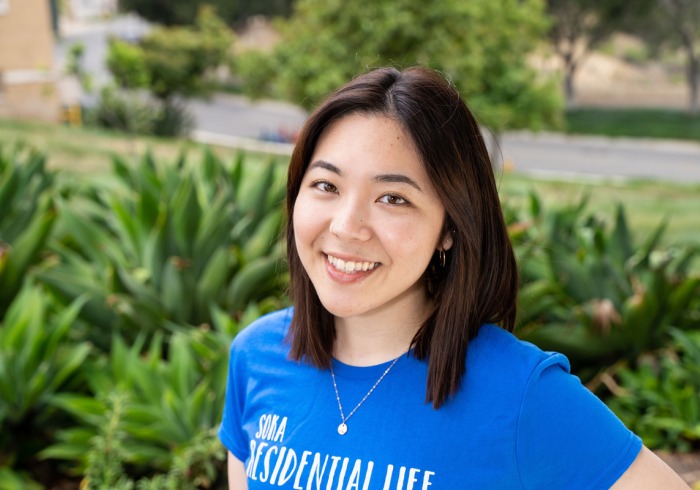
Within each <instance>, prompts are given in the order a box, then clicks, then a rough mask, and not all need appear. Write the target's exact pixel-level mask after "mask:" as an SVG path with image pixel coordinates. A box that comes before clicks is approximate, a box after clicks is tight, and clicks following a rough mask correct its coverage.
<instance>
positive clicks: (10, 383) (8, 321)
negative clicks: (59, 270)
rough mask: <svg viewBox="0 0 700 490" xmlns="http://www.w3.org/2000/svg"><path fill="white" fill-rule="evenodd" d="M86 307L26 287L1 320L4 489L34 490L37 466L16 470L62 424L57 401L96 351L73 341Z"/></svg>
mask: <svg viewBox="0 0 700 490" xmlns="http://www.w3.org/2000/svg"><path fill="white" fill-rule="evenodd" d="M82 303H83V300H82V299H79V300H77V301H75V302H74V303H73V304H71V305H69V306H68V307H62V306H60V305H58V304H56V302H55V301H52V299H51V298H50V296H48V295H47V294H46V293H45V292H44V291H43V290H42V289H40V288H39V287H37V286H35V285H33V284H30V283H26V284H25V286H24V287H23V289H22V291H21V292H20V294H19V295H17V296H16V297H15V298H14V300H13V301H12V303H11V305H10V307H9V309H8V311H7V314H6V315H5V317H4V318H3V319H2V321H1V322H0V488H20V489H21V488H34V486H33V485H34V483H33V479H32V478H31V477H29V476H28V473H29V470H30V469H31V468H29V467H27V466H25V467H24V468H23V469H24V471H15V470H14V469H13V468H12V466H14V465H15V464H18V465H20V466H23V465H26V463H27V462H29V461H32V460H33V459H34V456H35V455H36V453H37V452H38V451H39V450H41V449H42V448H44V447H45V445H46V440H47V437H50V434H51V433H52V431H53V430H54V428H55V427H56V426H57V425H60V423H62V420H61V417H60V416H58V415H57V413H56V412H57V410H55V409H53V408H52V407H51V403H52V400H53V398H54V397H56V396H57V395H58V393H60V392H62V391H64V390H66V389H71V388H72V387H75V385H76V378H77V377H78V376H79V372H80V369H81V368H82V366H83V361H85V359H86V357H87V356H88V353H89V350H90V347H89V345H88V344H87V343H86V342H83V341H79V340H74V339H73V338H71V329H72V328H73V327H74V322H75V320H76V317H77V314H78V311H79V310H80V307H81V306H82ZM19 434H21V437H19ZM3 466H5V468H3Z"/></svg>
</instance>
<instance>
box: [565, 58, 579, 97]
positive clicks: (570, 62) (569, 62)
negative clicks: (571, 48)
mask: <svg viewBox="0 0 700 490" xmlns="http://www.w3.org/2000/svg"><path fill="white" fill-rule="evenodd" d="M563 58H564V97H565V101H566V108H567V109H571V108H572V107H574V105H576V100H575V99H576V91H575V88H574V74H575V73H576V62H575V61H574V57H573V54H572V53H567V54H566V55H564V57H563Z"/></svg>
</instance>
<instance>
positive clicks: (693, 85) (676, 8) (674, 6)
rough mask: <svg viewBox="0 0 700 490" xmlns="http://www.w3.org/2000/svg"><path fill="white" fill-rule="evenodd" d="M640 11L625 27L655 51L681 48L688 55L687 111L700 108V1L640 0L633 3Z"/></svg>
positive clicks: (686, 58)
mask: <svg viewBox="0 0 700 490" xmlns="http://www.w3.org/2000/svg"><path fill="white" fill-rule="evenodd" d="M630 3H633V4H635V5H636V8H635V10H636V12H637V13H638V14H637V16H636V17H635V19H634V22H633V23H631V24H629V25H627V26H626V30H627V31H629V32H631V33H633V34H635V35H637V36H639V37H641V38H642V39H644V40H645V41H646V42H647V45H648V46H649V48H650V49H651V50H652V51H656V52H658V51H661V50H663V49H672V50H677V49H680V50H681V51H682V52H683V53H684V56H685V64H686V69H685V76H686V84H687V86H688V94H689V97H688V112H689V113H690V114H691V115H697V114H698V111H700V2H698V1H697V0H672V1H668V0H640V1H639V2H630Z"/></svg>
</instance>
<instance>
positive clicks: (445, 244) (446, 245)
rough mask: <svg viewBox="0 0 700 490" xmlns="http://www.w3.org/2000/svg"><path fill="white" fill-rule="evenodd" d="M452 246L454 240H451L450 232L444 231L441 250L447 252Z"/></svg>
mask: <svg viewBox="0 0 700 490" xmlns="http://www.w3.org/2000/svg"><path fill="white" fill-rule="evenodd" d="M452 245H454V238H452V232H451V231H449V230H448V231H446V232H445V236H443V237H442V250H449V249H451V248H452Z"/></svg>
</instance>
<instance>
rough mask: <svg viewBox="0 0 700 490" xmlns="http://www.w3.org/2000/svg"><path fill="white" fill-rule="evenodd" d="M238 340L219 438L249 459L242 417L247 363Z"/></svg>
mask: <svg viewBox="0 0 700 490" xmlns="http://www.w3.org/2000/svg"><path fill="white" fill-rule="evenodd" d="M236 344H237V342H236V340H234V342H233V344H232V346H231V353H230V357H229V368H228V381H227V383H226V398H225V400H224V413H223V417H222V420H221V425H220V426H219V439H220V440H221V442H222V443H223V444H224V446H226V448H227V449H228V450H229V451H231V453H232V454H233V455H234V456H235V457H236V458H238V459H239V460H240V461H245V460H246V459H248V447H247V445H246V438H245V435H244V433H243V427H242V425H243V424H242V419H243V410H244V408H245V407H244V405H245V383H246V378H247V376H246V373H245V364H244V363H243V360H242V359H241V357H242V356H241V353H240V352H239V351H237V349H236Z"/></svg>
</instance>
